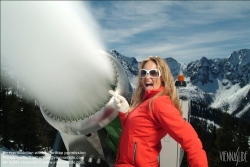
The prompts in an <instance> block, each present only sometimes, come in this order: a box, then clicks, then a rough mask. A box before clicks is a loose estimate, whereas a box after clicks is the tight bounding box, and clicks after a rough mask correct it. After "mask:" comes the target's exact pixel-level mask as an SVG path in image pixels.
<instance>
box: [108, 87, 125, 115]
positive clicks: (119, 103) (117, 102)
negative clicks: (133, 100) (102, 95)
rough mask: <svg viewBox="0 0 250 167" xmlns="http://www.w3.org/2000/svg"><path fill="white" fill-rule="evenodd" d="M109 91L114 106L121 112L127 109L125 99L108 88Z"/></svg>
mask: <svg viewBox="0 0 250 167" xmlns="http://www.w3.org/2000/svg"><path fill="white" fill-rule="evenodd" d="M109 93H110V94H111V95H113V96H114V103H113V104H114V106H115V108H116V109H117V110H118V111H119V112H122V113H126V112H127V111H128V110H129V104H128V102H127V100H126V99H125V98H124V97H123V96H121V95H118V94H116V93H115V92H114V91H113V90H109Z"/></svg>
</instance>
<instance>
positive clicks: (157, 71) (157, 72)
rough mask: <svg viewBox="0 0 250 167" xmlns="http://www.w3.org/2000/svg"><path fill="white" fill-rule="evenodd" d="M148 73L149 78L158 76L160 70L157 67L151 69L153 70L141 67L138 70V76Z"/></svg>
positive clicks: (142, 76)
mask: <svg viewBox="0 0 250 167" xmlns="http://www.w3.org/2000/svg"><path fill="white" fill-rule="evenodd" d="M147 74H149V76H150V78H160V76H161V72H160V70H158V69H153V70H145V69H141V70H140V77H141V78H145V77H146V76H147Z"/></svg>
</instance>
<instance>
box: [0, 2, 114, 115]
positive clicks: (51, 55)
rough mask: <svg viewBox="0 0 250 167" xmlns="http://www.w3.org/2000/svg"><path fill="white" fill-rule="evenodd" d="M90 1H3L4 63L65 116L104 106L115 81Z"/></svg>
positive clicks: (50, 107)
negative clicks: (89, 6) (89, 10)
mask: <svg viewBox="0 0 250 167" xmlns="http://www.w3.org/2000/svg"><path fill="white" fill-rule="evenodd" d="M86 3H87V2H81V1H72V2H71V1H69V2H67V1H3V2H1V42H2V44H1V45H2V46H1V59H2V62H1V66H2V67H4V68H7V69H9V70H11V71H12V72H13V74H14V77H15V78H16V79H17V80H18V81H19V83H20V84H22V85H23V86H24V87H25V88H26V91H28V93H29V94H31V95H33V96H34V98H36V99H38V100H40V101H42V102H43V103H44V104H45V106H47V108H48V109H49V110H51V111H53V112H54V114H55V115H57V114H58V115H61V117H77V116H79V115H82V114H81V113H82V110H83V108H84V109H90V110H91V109H93V108H94V107H96V106H98V105H100V104H103V102H104V101H107V98H109V97H110V95H109V94H108V90H109V89H110V85H112V83H113V80H114V73H113V72H112V71H113V69H112V65H111V63H110V62H109V60H108V58H107V57H106V56H105V55H103V54H101V53H100V50H105V49H104V46H103V45H102V42H101V39H99V35H98V29H99V28H98V24H97V23H96V22H95V20H94V19H93V18H92V16H91V14H90V12H88V6H87V4H86ZM86 114H87V113H86Z"/></svg>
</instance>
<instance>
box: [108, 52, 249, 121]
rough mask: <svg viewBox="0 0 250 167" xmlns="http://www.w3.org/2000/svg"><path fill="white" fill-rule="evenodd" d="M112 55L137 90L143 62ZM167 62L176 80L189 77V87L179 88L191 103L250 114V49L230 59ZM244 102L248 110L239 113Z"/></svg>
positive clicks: (232, 54)
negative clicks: (182, 76) (180, 76)
mask: <svg viewBox="0 0 250 167" xmlns="http://www.w3.org/2000/svg"><path fill="white" fill-rule="evenodd" d="M108 53H110V54H111V55H112V56H114V57H116V58H117V59H118V61H119V62H121V64H122V65H123V66H124V69H125V71H126V73H127V74H130V75H129V76H128V78H129V80H130V82H131V85H132V86H133V87H135V85H136V84H137V83H135V82H137V78H136V75H137V73H138V67H139V64H140V62H138V61H137V60H136V59H135V58H134V57H133V58H129V57H126V56H124V55H122V54H120V53H119V52H117V51H116V50H110V51H108ZM164 60H165V61H166V62H167V63H168V65H169V68H170V69H171V72H172V75H173V77H174V79H175V80H176V79H177V76H178V75H179V74H180V73H183V74H184V76H185V81H186V82H187V87H185V88H180V89H179V94H180V95H186V96H188V97H189V99H191V100H195V101H199V102H203V103H206V104H208V105H209V106H210V107H213V108H223V105H225V103H227V104H228V105H229V108H228V109H227V112H228V113H230V114H233V115H235V116H237V117H241V116H244V115H250V114H249V113H250V111H249V109H250V98H247V97H248V96H249V94H250V91H249V90H250V84H249V83H250V49H240V50H237V51H233V52H232V53H231V54H230V55H229V56H228V57H227V58H215V59H207V58H206V57H201V59H199V60H196V61H192V62H190V63H188V64H182V63H179V62H178V61H176V60H175V59H174V58H171V57H168V58H164ZM131 62H133V63H131ZM130 65H131V67H129V66H130ZM136 68H137V69H136ZM243 90H244V91H243ZM236 97H238V98H236ZM246 98H247V99H246ZM241 101H244V104H245V107H244V108H243V109H242V110H239V106H240V104H241ZM240 108H242V106H241V107H240Z"/></svg>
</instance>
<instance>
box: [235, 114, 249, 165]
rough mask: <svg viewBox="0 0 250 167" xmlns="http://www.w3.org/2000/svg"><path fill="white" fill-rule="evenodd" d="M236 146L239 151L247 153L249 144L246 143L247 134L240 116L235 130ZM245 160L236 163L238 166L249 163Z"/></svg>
mask: <svg viewBox="0 0 250 167" xmlns="http://www.w3.org/2000/svg"><path fill="white" fill-rule="evenodd" d="M236 147H237V150H238V151H239V152H247V153H249V145H248V135H247V132H246V128H245V126H244V124H243V120H242V118H240V119H239V123H238V127H237V130H236ZM246 161H247V160H243V161H242V162H239V163H238V164H237V166H238V167H245V166H247V165H249V163H250V162H246Z"/></svg>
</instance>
